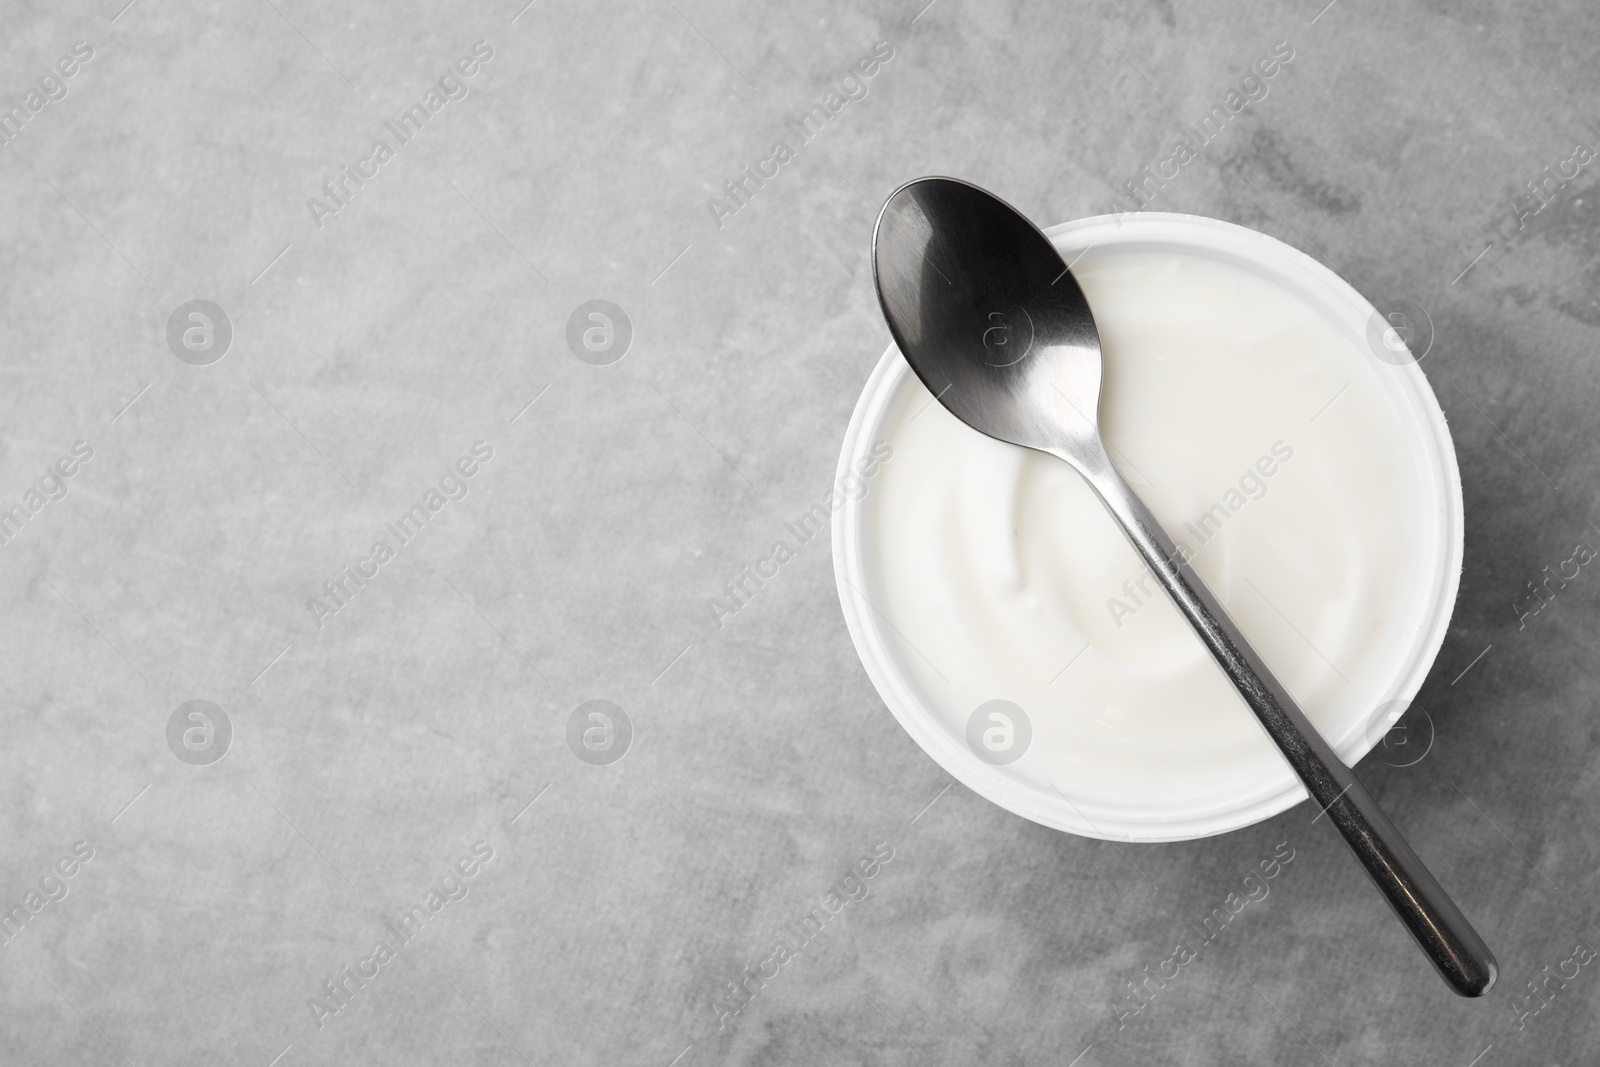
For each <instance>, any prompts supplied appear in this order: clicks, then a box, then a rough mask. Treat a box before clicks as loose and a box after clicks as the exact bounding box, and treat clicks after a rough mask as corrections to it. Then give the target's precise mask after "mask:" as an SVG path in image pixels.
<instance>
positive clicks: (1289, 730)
mask: <svg viewBox="0 0 1600 1067" xmlns="http://www.w3.org/2000/svg"><path fill="white" fill-rule="evenodd" d="M1101 458H1103V459H1104V464H1103V468H1102V469H1096V470H1085V471H1084V473H1085V475H1086V476H1087V478H1088V481H1089V484H1090V485H1091V486H1092V487H1093V488H1094V490H1095V492H1096V493H1098V494H1099V496H1100V499H1101V500H1102V501H1103V502H1104V503H1105V505H1106V507H1107V508H1108V509H1109V510H1110V512H1111V514H1112V515H1113V516H1114V517H1115V518H1116V519H1117V521H1118V523H1120V524H1121V526H1122V531H1123V533H1125V534H1126V535H1127V537H1128V540H1129V541H1131V542H1132V543H1133V547H1134V549H1135V550H1137V551H1138V553H1139V555H1140V556H1141V557H1143V559H1144V562H1145V563H1146V564H1147V565H1148V566H1149V568H1150V570H1151V571H1152V572H1153V573H1154V574H1155V576H1156V578H1157V579H1158V580H1159V581H1160V582H1161V584H1162V585H1163V586H1164V587H1165V588H1166V590H1167V593H1168V594H1169V595H1170V596H1171V597H1172V600H1173V602H1174V603H1175V604H1177V606H1178V610H1179V611H1180V612H1181V613H1182V614H1183V616H1184V618H1185V619H1187V620H1188V622H1189V625H1190V626H1192V627H1193V628H1194V632H1195V633H1196V634H1197V635H1199V637H1200V640H1201V641H1203V642H1204V643H1205V645H1206V647H1207V648H1208V649H1210V650H1211V654H1212V655H1213V656H1215V657H1216V660H1217V664H1218V665H1219V666H1220V667H1221V668H1222V671H1223V673H1224V674H1226V675H1227V676H1228V680H1229V681H1230V682H1232V683H1233V685H1234V687H1235V688H1236V689H1238V691H1239V695H1240V696H1241V697H1243V698H1244V702H1245V703H1246V704H1248V705H1249V706H1250V710H1251V711H1252V712H1254V713H1255V716H1256V718H1257V719H1258V720H1259V721H1260V723H1261V725H1262V727H1263V728H1265V729H1266V731H1267V734H1268V735H1269V736H1270V737H1271V738H1272V740H1273V741H1274V742H1275V743H1276V744H1277V746H1278V749H1279V750H1280V751H1281V752H1282V753H1283V756H1284V759H1286V760H1288V761H1289V766H1290V767H1292V768H1294V772H1295V773H1296V774H1298V775H1299V776H1300V780H1301V781H1302V782H1304V783H1305V786H1306V791H1307V792H1308V793H1310V794H1311V798H1312V800H1314V801H1315V802H1316V804H1317V806H1318V807H1319V808H1321V809H1322V811H1323V814H1325V815H1326V816H1327V818H1328V821H1329V822H1331V823H1333V825H1334V826H1335V827H1337V828H1338V830H1339V833H1340V834H1342V835H1343V836H1344V839H1345V842H1346V843H1347V844H1348V845H1349V846H1350V850H1351V851H1352V852H1354V853H1355V854H1356V858H1357V859H1358V860H1360V861H1361V865H1362V866H1363V867H1365V868H1366V871H1367V874H1368V875H1369V876H1370V877H1371V878H1372V881H1373V884H1374V885H1376V886H1377V887H1378V891H1379V892H1380V893H1382V894H1383V896H1384V899H1385V900H1387V901H1388V902H1389V905H1390V907H1392V908H1394V911H1395V914H1396V915H1397V916H1399V918H1400V921H1401V923H1403V924H1404V925H1405V927H1406V929H1407V930H1409V931H1410V932H1411V936H1412V937H1414V938H1416V940H1417V944H1418V945H1419V946H1420V947H1421V948H1422V951H1423V952H1424V953H1426V954H1427V957H1428V959H1430V960H1431V961H1432V962H1433V965H1434V967H1436V968H1437V969H1438V971H1439V973H1440V975H1442V976H1443V977H1444V980H1445V981H1446V982H1448V983H1450V987H1451V988H1452V989H1454V990H1455V991H1456V992H1457V993H1459V994H1461V995H1462V996H1464V997H1481V996H1483V995H1484V994H1485V993H1487V992H1488V991H1489V987H1490V986H1492V985H1493V984H1494V980H1495V971H1496V968H1495V961H1494V956H1493V955H1492V954H1491V953H1490V952H1489V948H1488V946H1487V945H1485V944H1484V943H1483V939H1482V938H1481V937H1479V936H1478V932H1477V931H1476V930H1474V929H1473V928H1472V924H1471V923H1469V922H1468V921H1467V919H1466V917H1465V916H1464V915H1462V914H1461V910H1460V909H1459V908H1457V907H1456V904H1455V901H1453V900H1451V899H1450V895H1449V894H1448V893H1446V892H1445V891H1444V890H1443V889H1442V888H1441V887H1440V885H1439V883H1438V882H1437V881H1436V880H1435V879H1434V877H1433V875H1432V874H1431V873H1430V872H1429V871H1428V868H1427V867H1426V866H1425V865H1424V864H1423V862H1422V860H1420V859H1418V858H1417V854H1416V853H1415V852H1413V851H1411V846H1410V845H1408V844H1407V843H1406V840H1405V838H1404V837H1402V836H1401V834H1400V831H1398V830H1396V829H1395V828H1394V824H1393V823H1391V822H1390V821H1389V818H1388V816H1386V815H1385V814H1384V813H1383V809H1382V808H1380V807H1378V804H1377V802H1376V801H1375V800H1373V799H1372V796H1371V794H1369V793H1368V792H1367V791H1366V789H1364V788H1363V787H1362V785H1361V783H1360V782H1359V781H1357V780H1356V776H1355V774H1354V772H1352V771H1351V770H1350V768H1348V767H1346V766H1345V765H1344V762H1343V761H1342V760H1340V759H1339V756H1338V754H1337V753H1335V752H1334V751H1333V749H1332V747H1331V746H1329V744H1328V743H1327V742H1326V741H1325V740H1323V738H1322V735H1321V734H1319V733H1318V732H1317V730H1316V727H1314V726H1313V725H1312V724H1311V722H1310V721H1309V720H1308V719H1307V718H1306V715H1305V712H1304V711H1302V710H1301V709H1300V706H1299V705H1298V704H1296V703H1295V701H1294V698H1293V697H1292V696H1290V695H1289V691H1288V690H1287V689H1285V688H1284V686H1283V683H1281V682H1279V681H1278V679H1277V677H1276V676H1274V675H1273V673H1272V671H1271V669H1269V668H1268V667H1267V665H1266V663H1265V662H1264V661H1263V660H1262V659H1261V656H1260V655H1259V654H1258V653H1257V652H1256V650H1255V649H1254V648H1252V647H1251V645H1250V642H1249V641H1248V640H1246V638H1245V636H1244V634H1242V633H1241V632H1240V631H1239V627H1238V626H1237V625H1236V624H1235V623H1234V621H1233V620H1232V619H1231V618H1229V617H1228V613H1227V611H1226V610H1225V609H1224V608H1223V606H1222V605H1221V604H1220V603H1218V601H1217V598H1216V597H1214V596H1213V595H1212V594H1211V592H1210V590H1208V589H1207V588H1206V586H1205V583H1204V582H1202V581H1201V580H1200V576H1199V575H1198V574H1197V573H1195V571H1194V569H1193V568H1192V567H1191V566H1189V565H1188V564H1187V563H1186V562H1184V561H1183V560H1181V559H1180V558H1179V552H1178V548H1177V546H1176V545H1174V544H1173V541H1172V538H1170V537H1168V536H1167V534H1166V531H1165V530H1163V529H1162V528H1161V524H1160V523H1159V522H1157V521H1156V518H1155V516H1154V515H1152V514H1151V513H1150V509H1149V508H1147V507H1145V506H1144V502H1143V501H1141V500H1140V499H1139V497H1138V496H1137V495H1136V494H1135V493H1134V491H1133V489H1132V488H1131V487H1130V486H1129V485H1128V483H1127V482H1126V481H1124V480H1123V478H1122V475H1121V474H1119V473H1118V472H1117V470H1116V468H1115V467H1114V466H1112V464H1111V462H1110V460H1109V458H1105V457H1104V453H1102V454H1101ZM1080 459H1081V457H1080ZM1075 465H1078V464H1075ZM1095 466H1097V467H1100V466H1101V465H1099V464H1096V465H1095ZM1079 469H1080V470H1082V469H1083V467H1082V466H1080V468H1079ZM1317 818H1318V819H1320V818H1322V816H1321V815H1319V816H1317ZM1313 821H1315V820H1313Z"/></svg>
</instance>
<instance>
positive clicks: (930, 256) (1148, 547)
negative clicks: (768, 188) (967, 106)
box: [872, 178, 1495, 997]
mask: <svg viewBox="0 0 1600 1067" xmlns="http://www.w3.org/2000/svg"><path fill="white" fill-rule="evenodd" d="M872 266H873V276H874V278H875V280H876V282H877V286H878V300H879V302H880V303H881V304H882V306H883V315H884V318H886V319H887V320H888V322H889V330H890V332H891V333H893V334H894V339H895V343H896V344H897V345H899V346H900V351H901V352H902V353H904V355H905V358H906V361H907V362H909V363H910V364H911V368H912V369H913V370H915V371H916V372H917V376H918V377H919V378H921V379H922V382H923V384H924V385H926V386H927V387H928V389H929V391H930V392H932V393H933V394H934V395H935V396H936V397H938V399H939V402H940V403H942V404H943V405H944V406H945V407H946V408H948V409H949V410H950V412H951V413H952V414H953V415H955V416H956V418H958V419H960V420H961V421H962V422H964V423H966V424H967V425H968V426H971V427H972V428H973V429H975V430H978V431H980V432H981V433H985V434H987V435H989V436H990V437H994V438H998V439H999V440H1001V441H1008V442H1010V443H1011V444H1014V445H1022V446H1023V447H1025V448H1033V449H1038V450H1039V451H1041V452H1048V453H1049V454H1050V455H1052V456H1055V457H1057V458H1058V459H1061V460H1063V461H1065V462H1066V463H1069V464H1071V465H1072V466H1073V467H1074V468H1075V469H1076V470H1077V471H1078V473H1080V474H1082V475H1083V477H1084V480H1085V481H1087V482H1088V483H1089V485H1090V487H1091V488H1092V489H1094V491H1095V493H1096V494H1097V495H1098V496H1099V497H1100V500H1101V502H1102V503H1104V504H1105V506H1106V510H1108V511H1109V512H1111V514H1112V516H1113V517H1114V518H1115V519H1116V520H1117V522H1118V524H1119V525H1121V527H1122V532H1123V533H1124V534H1126V535H1127V537H1128V540H1129V541H1130V542H1132V544H1133V547H1134V549H1135V550H1136V551H1137V552H1138V553H1139V555H1140V557H1142V558H1143V560H1144V562H1145V564H1146V565H1148V566H1149V568H1150V571H1151V573H1153V574H1154V575H1155V577H1156V578H1157V580H1159V581H1160V583H1161V585H1162V586H1163V587H1164V588H1165V589H1166V591H1167V593H1168V595H1170V596H1171V597H1172V601H1173V603H1175V604H1176V605H1177V606H1178V610H1179V611H1180V612H1181V613H1182V614H1183V616H1184V618H1185V619H1187V620H1188V622H1189V625H1190V626H1191V627H1193V628H1194V632H1195V633H1196V635H1198V636H1199V638H1200V640H1201V641H1202V642H1204V644H1205V646H1206V648H1208V649H1209V650H1210V651H1211V654H1212V655H1213V656H1214V657H1216V661H1217V665H1218V666H1219V667H1221V668H1222V671H1223V673H1224V674H1226V675H1227V676H1228V680H1229V681H1230V682H1232V683H1233V685H1234V686H1235V688H1237V689H1238V691H1239V695H1240V696H1241V697H1242V698H1243V699H1244V702H1245V703H1246V704H1247V705H1249V707H1250V710H1251V711H1252V712H1254V713H1255V716H1256V718H1257V719H1258V720H1259V721H1260V723H1261V725H1262V726H1263V727H1264V728H1265V729H1266V731H1267V734H1268V735H1269V736H1270V737H1271V738H1272V740H1273V741H1274V742H1276V743H1277V745H1278V748H1279V750H1280V751H1282V753H1283V756H1284V759H1286V760H1288V761H1289V766H1290V767H1292V768H1294V771H1295V773H1296V774H1298V775H1299V776H1300V779H1301V781H1303V782H1304V783H1305V786H1306V790H1307V792H1309V793H1310V794H1311V797H1312V799H1313V800H1315V801H1316V803H1317V805H1318V806H1319V807H1321V808H1322V809H1323V811H1324V813H1325V814H1326V815H1327V816H1328V820H1329V821H1330V822H1331V823H1333V825H1334V826H1336V827H1337V828H1338V830H1339V832H1340V833H1341V834H1342V835H1343V836H1344V839H1345V841H1346V842H1347V843H1348V844H1349V845H1350V849H1351V851H1353V852H1354V853H1355V854H1356V858H1357V859H1359V860H1360V861H1361V865H1362V866H1363V867H1365V868H1366V871H1367V874H1368V875H1369V876H1371V878H1372V881H1373V883H1374V884H1375V885H1376V886H1377V887H1378V891H1379V892H1381V893H1382V894H1383V896H1384V898H1385V899H1386V900H1388V902H1389V904H1390V906H1391V907H1393V908H1394V911H1395V914H1396V915H1398V916H1399V917H1400V921H1401V922H1402V923H1403V924H1404V925H1405V927H1406V929H1407V930H1409V931H1410V932H1411V936H1412V937H1414V938H1416V940H1417V944H1418V945H1420V946H1421V947H1422V950H1423V952H1425V953H1426V954H1427V956H1428V958H1429V959H1430V960H1432V961H1433V965H1434V966H1435V967H1436V968H1438V970H1439V973H1440V974H1441V975H1443V976H1444V979H1445V981H1447V982H1448V983H1450V986H1451V988H1452V989H1454V990H1455V991H1456V992H1457V993H1460V994H1461V995H1462V996H1467V997H1478V996H1482V995H1483V994H1485V993H1487V992H1488V991H1489V987H1490V986H1492V985H1493V984H1494V980H1495V962H1494V956H1493V955H1491V954H1490V952H1489V949H1488V947H1487V946H1486V945H1484V943H1483V939H1482V938H1480V937H1479V936H1478V933H1477V931H1476V930H1474V929H1473V928H1472V924H1470V923H1469V922H1467V920H1466V918H1465V917H1464V916H1463V915H1462V914H1461V911H1460V909H1458V908H1457V907H1456V905H1455V902H1454V901H1452V900H1451V899H1450V897H1449V895H1448V894H1447V893H1445V891H1444V890H1443V889H1441V888H1440V887H1439V883H1438V882H1437V881H1435V880H1434V877H1433V875H1432V874H1430V873H1429V872H1428V869H1427V867H1425V866H1424V865H1423V863H1422V861H1421V860H1420V859H1418V858H1417V855H1416V853H1414V852H1412V851H1411V847H1410V846H1409V845H1407V844H1406V841H1405V839H1404V838H1403V837H1401V836H1400V833H1399V831H1397V830H1396V829H1395V828H1394V825H1393V824H1392V823H1390V822H1389V819H1388V817H1387V816H1385V815H1384V813H1383V811H1382V809H1380V808H1379V807H1378V805H1377V803H1376V802H1375V801H1374V800H1373V799H1372V797H1371V795H1370V794H1368V793H1367V791H1366V790H1365V789H1363V788H1362V786H1361V783H1360V782H1358V781H1357V780H1356V777H1355V775H1354V774H1353V773H1351V771H1350V769H1349V768H1348V767H1346V766H1345V765H1344V763H1343V762H1342V761H1340V759H1339V757H1338V755H1337V754H1336V753H1335V752H1334V751H1333V749H1332V748H1331V747H1330V746H1329V745H1328V743H1327V742H1326V741H1324V740H1323V739H1322V736H1321V735H1320V734H1318V733H1317V731H1316V728H1315V727H1314V726H1312V725H1311V723H1310V721H1309V720H1308V719H1307V718H1306V715H1305V712H1303V711H1302V710H1300V707H1299V705H1297V704H1296V703H1295V701H1294V698H1293V697H1292V696H1290V695H1289V691H1288V690H1287V689H1285V688H1284V686H1283V683H1281V682H1280V681H1278V679H1277V678H1276V677H1274V676H1273V673H1272V671H1271V670H1270V669H1268V667H1267V665H1266V663H1265V662H1264V661H1263V660H1262V659H1261V657H1260V655H1258V654H1257V653H1256V651H1255V649H1253V648H1252V647H1251V646H1250V642H1249V641H1248V640H1246V639H1245V636H1244V634H1242V633H1241V632H1240V631H1239V627H1238V626H1237V625H1236V624H1235V623H1234V622H1233V620H1232V619H1230V618H1229V617H1228V613H1227V612H1226V611H1225V610H1224V609H1223V607H1222V605H1221V604H1220V603H1218V602H1217V599H1216V597H1214V596H1212V595H1211V593H1210V592H1209V591H1208V590H1207V589H1206V587H1205V584H1204V583H1203V582H1201V580H1200V577H1199V575H1197V574H1196V573H1195V571H1194V570H1193V568H1191V567H1190V566H1189V565H1188V563H1187V561H1186V560H1185V559H1184V558H1183V557H1182V554H1181V553H1180V551H1179V549H1178V548H1177V546H1176V545H1174V544H1173V541H1172V539H1171V538H1170V537H1168V536H1167V534H1166V532H1165V531H1163V530H1162V528H1161V525H1160V523H1158V522H1157V521H1156V519H1155V516H1153V515H1151V514H1150V510H1149V509H1148V508H1146V507H1145V506H1144V504H1143V503H1142V502H1141V501H1140V500H1139V498H1138V497H1137V496H1136V495H1135V494H1134V492H1133V490H1132V489H1131V488H1130V487H1129V486H1128V483H1127V482H1125V481H1123V479H1122V475H1120V474H1119V473H1117V469H1116V467H1115V466H1113V465H1112V463H1111V460H1110V458H1109V457H1108V456H1107V454H1106V449H1105V444H1104V442H1103V440H1102V439H1101V437H1100V427H1099V422H1098V412H1099V406H1100V378H1101V358H1100V336H1099V332H1098V331H1097V330H1096V329H1095V324H1094V316H1093V314H1092V313H1091V312H1090V310H1089V304H1088V302H1087V301H1086V300H1085V299H1084V296H1083V291H1082V290H1081V289H1079V288H1078V284H1077V282H1076V281H1075V280H1074V279H1073V277H1072V274H1071V272H1070V271H1069V270H1068V269H1067V265H1066V264H1065V263H1063V262H1062V260H1061V256H1060V255H1059V254H1057V252H1056V250H1055V248H1054V247H1053V246H1052V245H1051V244H1050V241H1049V239H1048V238H1047V237H1045V235H1044V234H1042V233H1040V232H1039V230H1038V229H1037V228H1036V227H1035V226H1034V225H1033V224H1032V223H1031V222H1029V221H1028V220H1027V219H1026V218H1024V217H1023V216H1022V215H1021V214H1019V213H1018V212H1017V211H1016V210H1015V209H1013V208H1012V207H1011V206H1010V205H1009V204H1006V203H1005V202H1004V201H1002V200H1000V199H998V198H997V197H995V196H992V195H991V194H989V193H987V192H985V191H984V190H982V189H979V188H977V187H976V186H973V185H969V184H967V183H966V182H960V181H955V180H952V179H950V178H922V179H919V180H917V181H914V182H911V183H909V184H907V185H904V186H901V187H900V188H899V189H898V190H896V191H895V193H894V195H893V196H891V197H890V198H889V200H888V203H886V204H884V206H883V212H882V214H880V215H879V216H878V225H877V230H876V232H875V233H874V234H873V239H872ZM1318 817H1319V818H1320V817H1321V816H1318Z"/></svg>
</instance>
